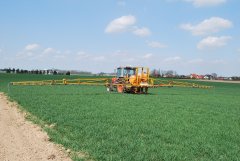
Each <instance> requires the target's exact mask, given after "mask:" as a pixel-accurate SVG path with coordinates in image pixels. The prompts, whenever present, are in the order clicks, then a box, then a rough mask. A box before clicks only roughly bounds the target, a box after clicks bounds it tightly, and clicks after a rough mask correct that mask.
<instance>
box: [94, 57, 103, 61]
mask: <svg viewBox="0 0 240 161" xmlns="http://www.w3.org/2000/svg"><path fill="white" fill-rule="evenodd" d="M105 59H106V58H105V56H96V57H94V58H93V60H95V61H103V60H105Z"/></svg>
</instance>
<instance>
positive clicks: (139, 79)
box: [107, 66, 152, 93]
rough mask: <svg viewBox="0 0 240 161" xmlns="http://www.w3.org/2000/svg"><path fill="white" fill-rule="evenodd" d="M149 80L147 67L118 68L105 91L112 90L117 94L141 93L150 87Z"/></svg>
mask: <svg viewBox="0 0 240 161" xmlns="http://www.w3.org/2000/svg"><path fill="white" fill-rule="evenodd" d="M150 80H151V79H149V68H147V67H129V66H125V67H118V68H117V71H116V77H114V78H112V81H111V83H109V85H108V87H107V90H108V91H112V90H113V89H114V88H116V90H117V91H118V92H119V93H122V92H128V93H142V92H143V89H145V93H147V89H148V87H149V86H151V85H152V82H151V81H150Z"/></svg>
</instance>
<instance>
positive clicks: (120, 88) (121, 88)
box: [117, 85, 124, 93]
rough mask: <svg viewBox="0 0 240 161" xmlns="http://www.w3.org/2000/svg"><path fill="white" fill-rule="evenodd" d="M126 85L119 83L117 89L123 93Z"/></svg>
mask: <svg viewBox="0 0 240 161" xmlns="http://www.w3.org/2000/svg"><path fill="white" fill-rule="evenodd" d="M123 90H124V87H123V85H117V91H118V93H123Z"/></svg>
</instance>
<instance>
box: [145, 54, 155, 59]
mask: <svg viewBox="0 0 240 161" xmlns="http://www.w3.org/2000/svg"><path fill="white" fill-rule="evenodd" d="M152 56H153V54H152V53H148V54H145V55H144V56H143V58H144V59H149V58H151V57H152Z"/></svg>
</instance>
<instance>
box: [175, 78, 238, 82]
mask: <svg viewBox="0 0 240 161" xmlns="http://www.w3.org/2000/svg"><path fill="white" fill-rule="evenodd" d="M179 80H191V81H199V82H220V83H240V81H231V80H205V79H179Z"/></svg>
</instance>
